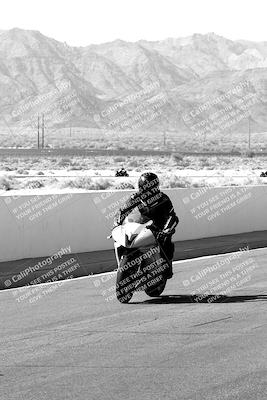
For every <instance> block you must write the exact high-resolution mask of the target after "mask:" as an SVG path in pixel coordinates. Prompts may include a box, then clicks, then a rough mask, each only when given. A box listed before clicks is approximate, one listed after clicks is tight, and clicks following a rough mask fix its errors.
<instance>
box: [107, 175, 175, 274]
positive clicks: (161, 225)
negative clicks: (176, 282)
mask: <svg viewBox="0 0 267 400" xmlns="http://www.w3.org/2000/svg"><path fill="white" fill-rule="evenodd" d="M138 189H139V190H138V192H136V193H134V194H133V195H131V196H130V198H129V199H128V200H127V201H126V202H125V204H124V205H123V206H122V207H121V208H120V209H119V211H118V213H117V215H116V217H115V221H114V227H115V226H118V225H121V224H122V223H123V221H124V219H125V218H126V217H127V216H128V215H129V214H130V213H131V211H132V210H133V209H134V208H135V207H137V208H138V210H139V212H140V214H141V216H143V217H145V218H148V219H150V220H152V221H153V224H152V225H150V226H148V228H149V229H151V230H152V231H153V232H154V234H155V236H156V238H157V240H158V242H159V246H160V249H161V254H162V256H163V257H164V258H165V259H166V261H167V263H168V266H169V268H168V269H167V270H166V273H165V277H166V279H170V278H171V277H172V276H173V272H172V259H173V254H174V244H173V242H172V240H171V238H172V235H173V234H174V232H175V228H176V226H177V225H178V223H179V218H178V217H177V215H176V213H175V211H174V208H173V205H172V202H171V200H170V199H169V197H168V196H167V195H166V194H165V193H163V192H161V190H160V188H159V178H158V177H157V175H156V174H154V173H152V172H145V173H143V174H142V175H141V176H140V178H139V181H138Z"/></svg>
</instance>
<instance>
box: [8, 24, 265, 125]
mask: <svg viewBox="0 0 267 400" xmlns="http://www.w3.org/2000/svg"><path fill="white" fill-rule="evenodd" d="M238 85H241V86H242V85H243V86H244V85H245V86H246V85H247V86H246V88H245V89H244V88H243V89H242V90H241V91H239V92H236V91H235V88H236V87H238ZM230 92H231V96H230V97H229V96H228V97H227V96H223V95H226V94H227V93H230ZM248 93H249V94H250V96H251V98H252V97H253V99H254V100H253V104H252V103H251V105H249V109H248V110H247V111H248V112H249V115H250V117H251V121H252V129H253V130H254V131H257V132H263V131H267V113H266V111H267V42H249V41H244V40H238V41H232V40H229V39H226V38H224V37H221V36H218V35H216V34H214V33H208V34H206V35H202V34H195V35H192V36H190V37H186V38H168V39H165V40H160V41H154V42H151V41H146V40H140V41H138V42H135V43H129V42H125V41H123V40H115V41H112V42H109V43H104V44H99V45H95V44H94V45H88V46H87V47H71V46H69V45H68V44H66V43H62V42H59V41H56V40H54V39H52V38H49V37H46V36H44V35H42V34H41V33H40V32H38V31H29V30H22V29H18V28H14V29H11V30H8V31H0V94H1V96H0V117H1V123H0V124H1V126H2V127H4V126H10V127H14V126H18V127H21V129H26V128H28V127H30V128H33V127H34V126H36V123H37V115H38V114H42V113H44V115H45V120H46V124H47V126H49V127H54V126H69V125H70V124H72V125H75V126H86V127H89V128H95V129H106V130H110V129H114V130H120V131H122V130H124V129H126V130H127V129H128V130H129V129H132V130H133V131H134V130H144V131H145V130H153V131H160V130H161V131H162V130H163V129H165V130H170V131H175V130H183V131H191V132H192V126H193V125H198V126H199V127H200V125H201V121H205V120H207V118H210V115H211V112H212V113H213V114H214V112H215V111H221V112H222V113H223V111H222V110H225V109H227V107H228V106H229V104H230V105H232V106H233V105H234V107H235V108H236V107H238V104H239V106H240V104H241V100H242V98H243V97H244V96H245V97H246V96H247V95H248ZM248 97H249V96H248ZM248 97H247V98H248ZM218 98H221V100H220V101H218V100H217V99H218ZM238 101H239V103H238ZM210 103H212V104H213V105H212V107H210V106H207V104H210ZM201 107H203V110H202V109H201ZM196 110H202V111H201V113H199V114H197V115H196V112H195V111H196ZM244 110H245V108H244ZM188 115H189V116H190V124H191V125H190V124H188V122H187V121H188ZM138 122H139V123H138ZM220 123H221V122H220ZM204 125H205V123H204ZM202 127H203V124H202ZM246 127H247V122H246V121H245V118H241V119H240V121H237V122H235V123H234V124H233V127H232V128H231V129H236V130H237V131H242V130H244V129H246ZM194 129H195V130H196V127H195V128H193V130H194Z"/></svg>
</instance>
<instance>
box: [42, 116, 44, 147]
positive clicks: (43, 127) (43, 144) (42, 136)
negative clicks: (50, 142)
mask: <svg viewBox="0 0 267 400" xmlns="http://www.w3.org/2000/svg"><path fill="white" fill-rule="evenodd" d="M44 136H45V127H44V114H42V149H43V148H44Z"/></svg>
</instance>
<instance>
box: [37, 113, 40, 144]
mask: <svg viewBox="0 0 267 400" xmlns="http://www.w3.org/2000/svg"><path fill="white" fill-rule="evenodd" d="M37 130H38V132H37V146H38V149H39V148H40V116H39V114H38V119H37Z"/></svg>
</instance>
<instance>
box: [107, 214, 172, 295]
mask: <svg viewBox="0 0 267 400" xmlns="http://www.w3.org/2000/svg"><path fill="white" fill-rule="evenodd" d="M152 223H153V222H152V221H151V220H147V221H144V218H143V217H142V216H141V214H140V213H139V211H138V212H136V211H135V212H132V213H131V214H130V215H128V217H126V218H125V220H124V222H123V224H122V225H119V226H117V227H115V228H114V229H113V230H112V234H111V236H110V237H112V238H113V240H114V248H115V255H116V260H117V264H118V270H117V280H116V296H117V299H118V300H119V301H120V302H121V303H128V302H129V301H130V300H131V298H132V296H133V294H134V292H136V291H145V293H146V294H147V295H148V296H150V297H158V296H160V295H161V293H162V292H163V290H164V289H165V286H166V281H167V280H166V278H165V277H164V271H165V270H166V269H167V268H168V264H167V261H166V260H165V258H164V257H162V255H161V251H160V246H159V243H158V241H157V239H156V236H155V234H154V233H153V230H152V229H150V226H151V225H152Z"/></svg>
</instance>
